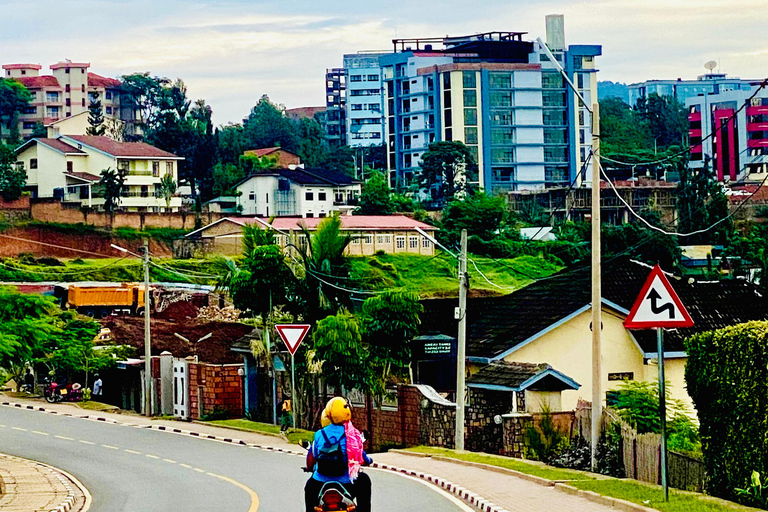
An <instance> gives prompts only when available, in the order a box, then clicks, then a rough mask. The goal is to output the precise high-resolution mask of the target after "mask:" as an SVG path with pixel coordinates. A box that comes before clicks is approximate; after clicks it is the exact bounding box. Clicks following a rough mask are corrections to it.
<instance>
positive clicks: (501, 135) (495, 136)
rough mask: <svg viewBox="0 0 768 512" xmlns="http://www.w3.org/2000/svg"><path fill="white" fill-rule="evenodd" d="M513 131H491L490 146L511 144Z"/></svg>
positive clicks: (504, 129)
mask: <svg viewBox="0 0 768 512" xmlns="http://www.w3.org/2000/svg"><path fill="white" fill-rule="evenodd" d="M514 137H515V131H514V130H513V129H512V128H494V129H493V130H491V144H512V143H513V142H514Z"/></svg>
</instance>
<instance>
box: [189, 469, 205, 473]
mask: <svg viewBox="0 0 768 512" xmlns="http://www.w3.org/2000/svg"><path fill="white" fill-rule="evenodd" d="M192 469H194V470H195V471H197V472H198V473H205V470H204V469H200V468H192Z"/></svg>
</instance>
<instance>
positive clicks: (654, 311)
mask: <svg viewBox="0 0 768 512" xmlns="http://www.w3.org/2000/svg"><path fill="white" fill-rule="evenodd" d="M692 326H693V319H692V318H691V315H689V314H688V311H686V309H685V306H683V303H682V302H681V301H680V297H678V296H677V293H676V292H675V290H674V288H672V285H671V284H669V280H668V279H667V276H666V275H664V272H663V271H662V270H661V267H659V266H658V265H656V266H655V267H653V270H652V271H651V275H649V276H648V279H646V281H645V284H644V285H643V288H642V290H641V291H640V295H638V297H637V300H636V301H635V305H634V306H632V311H630V312H629V316H627V319H626V320H624V327H626V328H627V329H656V328H664V327H668V328H674V327H692Z"/></svg>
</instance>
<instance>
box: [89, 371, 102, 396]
mask: <svg viewBox="0 0 768 512" xmlns="http://www.w3.org/2000/svg"><path fill="white" fill-rule="evenodd" d="M94 378H95V379H96V380H95V381H93V393H91V396H92V397H97V396H99V397H100V396H102V393H103V389H102V382H101V377H99V374H98V373H97V374H96V375H94Z"/></svg>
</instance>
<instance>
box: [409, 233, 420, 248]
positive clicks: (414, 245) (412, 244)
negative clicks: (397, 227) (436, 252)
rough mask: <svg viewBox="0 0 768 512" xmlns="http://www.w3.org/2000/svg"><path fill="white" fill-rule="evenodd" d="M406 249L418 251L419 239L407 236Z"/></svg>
mask: <svg viewBox="0 0 768 512" xmlns="http://www.w3.org/2000/svg"><path fill="white" fill-rule="evenodd" d="M408 248H409V249H418V248H419V237H417V236H409V237H408Z"/></svg>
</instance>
